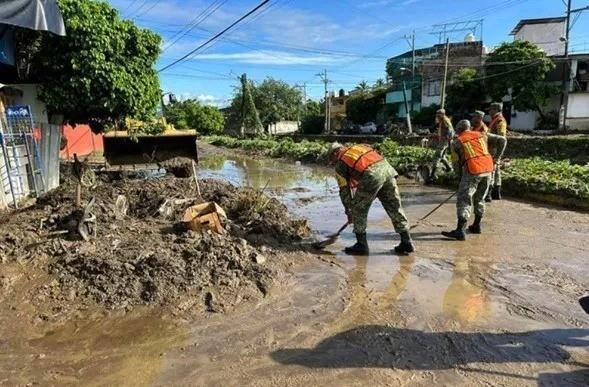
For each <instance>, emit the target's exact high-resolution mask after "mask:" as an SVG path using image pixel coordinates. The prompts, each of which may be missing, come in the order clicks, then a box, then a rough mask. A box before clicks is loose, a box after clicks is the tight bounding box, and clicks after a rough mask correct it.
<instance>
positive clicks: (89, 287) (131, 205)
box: [0, 177, 309, 311]
mask: <svg viewBox="0 0 589 387" xmlns="http://www.w3.org/2000/svg"><path fill="white" fill-rule="evenodd" d="M72 186H73V185H72V184H69V183H68V182H67V181H66V182H64V184H63V185H62V186H61V187H60V188H58V189H56V190H54V191H52V192H51V193H49V194H47V195H45V196H44V197H42V198H40V199H39V200H38V202H37V205H36V206H34V207H31V208H29V209H26V210H22V211H19V212H17V213H13V214H12V216H10V217H9V218H7V219H6V222H4V224H3V226H2V227H1V229H0V258H2V262H12V261H18V262H19V263H21V264H22V263H29V264H34V265H36V266H38V267H41V268H42V269H43V270H46V271H47V272H49V273H50V274H52V276H53V277H54V278H55V279H56V281H54V282H53V283H49V284H46V285H44V286H42V287H41V288H40V292H39V294H41V295H42V297H41V299H46V298H47V297H50V298H51V299H53V300H58V301H61V302H63V303H64V304H65V303H68V302H69V303H71V301H72V300H74V299H80V300H93V301H95V302H97V303H98V304H101V305H104V306H105V307H107V308H109V309H123V308H124V309H130V308H132V307H133V306H134V305H152V304H158V305H171V306H173V307H176V308H180V309H186V308H188V307H193V306H194V307H196V306H195V304H196V305H198V309H199V310H209V311H224V310H226V309H228V308H231V307H232V306H234V305H236V304H238V303H240V302H241V301H242V300H245V299H251V298H256V297H262V296H264V295H265V293H266V292H267V289H268V288H269V286H270V284H271V283H272V281H273V280H275V279H276V278H279V277H280V276H281V275H282V273H283V272H284V268H285V266H286V265H287V263H286V262H285V260H284V259H282V258H283V253H281V252H280V250H281V249H285V250H286V249H288V250H292V249H296V248H297V247H296V242H297V241H300V240H301V239H302V238H303V237H305V236H307V235H308V233H309V229H308V227H307V225H306V222H304V221H297V220H291V219H289V217H288V215H287V210H286V207H285V206H283V205H282V204H281V203H280V202H278V201H276V200H274V199H270V198H268V197H267V196H265V195H264V194H263V193H261V192H260V191H259V190H254V189H250V188H236V187H234V186H232V185H230V184H228V183H225V182H222V181H218V180H203V181H201V182H200V189H201V193H202V197H198V194H197V192H196V188H195V186H194V181H193V180H192V179H178V178H174V177H163V178H158V179H151V180H120V181H114V182H112V183H109V184H105V183H100V184H99V185H98V186H97V187H95V188H94V189H93V190H90V191H88V192H84V196H83V203H86V202H87V201H88V200H89V198H90V197H94V198H95V200H96V202H95V205H94V213H95V215H96V218H97V229H98V233H97V238H96V239H94V240H92V241H91V242H85V241H83V240H81V238H80V237H79V235H78V234H77V233H76V232H75V230H76V226H77V222H76V219H79V216H80V210H79V209H76V208H74V205H73V195H74V194H73V192H74V191H73V188H72ZM121 195H122V196H125V197H126V199H127V201H128V212H127V215H126V216H123V217H121V216H119V215H118V214H117V211H116V206H115V202H116V200H117V198H120V197H121ZM203 201H215V202H217V203H218V204H219V205H221V206H222V207H223V208H224V209H225V211H226V212H227V216H228V218H229V219H228V220H227V221H226V225H225V226H226V229H227V231H228V232H227V233H226V234H224V235H218V234H215V233H212V232H208V233H205V234H199V233H195V232H193V231H187V230H185V229H183V227H181V225H180V224H179V223H178V219H179V218H180V217H181V215H182V214H183V212H184V210H185V209H186V208H187V207H188V206H190V205H192V204H194V203H199V202H203ZM170 203H172V204H171V205H172V211H171V213H169V212H168V213H167V214H165V216H164V215H162V214H161V212H160V209H161V208H162V205H164V204H167V205H170ZM68 230H69V231H68Z"/></svg>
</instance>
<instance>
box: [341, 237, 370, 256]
mask: <svg viewBox="0 0 589 387" xmlns="http://www.w3.org/2000/svg"><path fill="white" fill-rule="evenodd" d="M344 251H345V252H346V254H349V255H368V242H367V241H366V233H362V234H356V244H355V245H354V246H350V247H346V249H345V250H344Z"/></svg>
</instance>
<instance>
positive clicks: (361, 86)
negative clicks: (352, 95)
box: [354, 81, 370, 91]
mask: <svg viewBox="0 0 589 387" xmlns="http://www.w3.org/2000/svg"><path fill="white" fill-rule="evenodd" d="M369 88H370V87H369V86H368V83H367V82H366V81H362V82H360V83H358V85H357V86H356V87H355V89H354V90H358V91H368V89H369Z"/></svg>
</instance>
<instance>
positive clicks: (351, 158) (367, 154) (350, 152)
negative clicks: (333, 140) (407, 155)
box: [339, 145, 383, 175]
mask: <svg viewBox="0 0 589 387" xmlns="http://www.w3.org/2000/svg"><path fill="white" fill-rule="evenodd" d="M339 159H340V160H341V161H342V162H343V163H344V164H346V165H347V166H348V167H349V168H350V169H351V170H352V171H353V172H356V174H358V175H361V174H362V173H364V171H365V170H366V169H368V167H370V166H371V165H373V164H375V163H377V162H379V161H381V160H383V157H382V156H381V155H379V154H378V153H377V152H376V151H375V150H374V149H372V148H371V147H370V146H368V145H353V146H351V147H349V148H347V149H344V150H343V151H342V152H341V153H340V156H339Z"/></svg>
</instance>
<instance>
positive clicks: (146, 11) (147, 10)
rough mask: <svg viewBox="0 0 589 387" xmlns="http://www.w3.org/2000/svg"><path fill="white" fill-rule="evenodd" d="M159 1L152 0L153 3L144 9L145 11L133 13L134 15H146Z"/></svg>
mask: <svg viewBox="0 0 589 387" xmlns="http://www.w3.org/2000/svg"><path fill="white" fill-rule="evenodd" d="M159 3H160V0H156V1H154V2H153V4H151V5H150V6H149V7H148V8H146V9H145V11H143V12H141V13H139V14H137V15H135V17H138V16H144V15H147V14H148V13H149V12H150V11H151V10H152V9H154V8H155V7H156V6H157V5H158V4H159Z"/></svg>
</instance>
